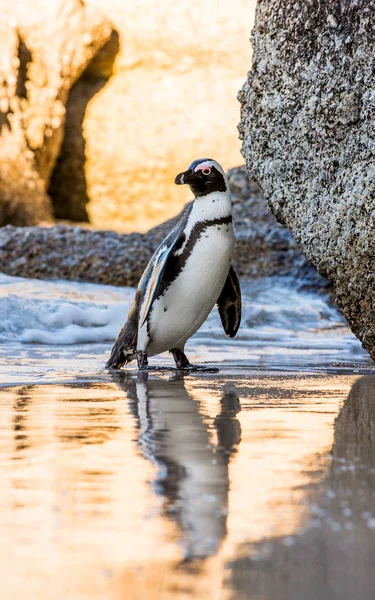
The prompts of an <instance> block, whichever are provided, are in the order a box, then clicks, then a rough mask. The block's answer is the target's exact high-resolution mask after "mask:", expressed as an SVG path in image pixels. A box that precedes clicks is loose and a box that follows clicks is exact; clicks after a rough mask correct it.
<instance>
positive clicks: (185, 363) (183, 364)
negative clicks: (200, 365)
mask: <svg viewBox="0 0 375 600" xmlns="http://www.w3.org/2000/svg"><path fill="white" fill-rule="evenodd" d="M170 352H171V353H172V356H173V358H174V362H175V363H176V367H177V369H189V368H190V367H191V364H190V363H189V360H188V358H187V356H186V355H185V354H184V352H183V351H182V350H180V349H179V348H173V349H172V350H170Z"/></svg>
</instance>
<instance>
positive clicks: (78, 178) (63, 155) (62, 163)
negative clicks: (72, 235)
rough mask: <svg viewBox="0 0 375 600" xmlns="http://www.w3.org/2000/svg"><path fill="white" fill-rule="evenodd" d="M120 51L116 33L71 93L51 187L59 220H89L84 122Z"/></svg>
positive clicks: (50, 190)
mask: <svg viewBox="0 0 375 600" xmlns="http://www.w3.org/2000/svg"><path fill="white" fill-rule="evenodd" d="M119 48H120V43H119V35H118V33H117V31H115V30H114V31H113V32H112V35H111V37H110V39H109V40H108V42H107V43H106V44H105V45H104V46H103V48H102V49H101V50H100V51H99V52H98V54H97V55H96V56H95V57H94V58H93V59H92V61H91V62H90V63H89V65H88V66H87V67H86V69H85V71H84V72H83V74H82V75H81V77H80V78H79V80H78V81H77V82H76V83H75V85H74V86H73V87H72V89H71V90H70V93H69V98H68V102H67V105H66V123H65V131H64V139H63V142H62V146H61V150H60V154H59V157H58V159H57V161H56V165H55V168H54V170H53V173H52V176H51V180H50V184H49V188H48V194H49V195H50V197H51V199H52V204H53V210H54V215H55V217H56V218H57V219H66V220H69V221H85V222H88V221H89V218H88V215H87V210H86V206H87V204H88V202H89V196H88V192H87V181H86V176H85V163H86V141H85V138H84V136H83V121H84V118H85V113H86V108H87V105H88V103H89V101H90V100H91V98H92V97H93V96H95V94H97V93H98V92H99V91H100V90H101V89H102V88H103V87H104V86H105V85H106V83H107V82H108V80H109V79H110V77H111V76H112V73H113V64H114V61H115V58H116V56H117V54H118V51H119Z"/></svg>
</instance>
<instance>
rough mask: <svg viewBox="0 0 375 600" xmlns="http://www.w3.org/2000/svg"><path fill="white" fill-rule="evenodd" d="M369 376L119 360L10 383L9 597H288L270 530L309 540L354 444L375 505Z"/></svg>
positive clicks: (283, 538) (0, 530)
mask: <svg viewBox="0 0 375 600" xmlns="http://www.w3.org/2000/svg"><path fill="white" fill-rule="evenodd" d="M369 379H371V378H358V377H356V376H348V375H342V376H311V377H308V376H304V377H293V376H287V377H279V376H273V377H266V378H260V377H258V378H249V379H247V378H245V377H243V376H240V377H226V378H220V377H217V376H215V377H209V378H207V377H206V378H200V377H192V376H190V377H186V378H183V377H179V376H177V375H174V376H172V377H169V376H165V375H164V376H161V375H159V376H156V375H152V376H149V377H147V376H146V377H131V376H129V375H127V374H126V373H120V374H117V375H116V376H114V377H113V380H111V381H108V383H106V384H103V383H100V384H99V383H98V384H95V383H92V384H91V385H87V384H84V385H82V384H75V385H39V386H38V385H36V386H23V387H17V388H8V389H3V390H1V393H0V403H1V415H2V417H1V425H0V472H1V480H2V484H3V485H2V494H1V497H0V535H1V540H2V544H1V545H0V565H1V567H0V568H1V581H2V584H1V588H2V597H4V598H16V599H17V598H21V597H22V598H25V597H27V598H28V600H29V599H34V598H35V599H38V600H44V599H50V598H53V599H60V598H64V599H66V598H74V599H77V600H81V599H86V598H90V599H91V598H95V599H96V598H97V599H100V600H103V599H106V598H108V599H116V600H117V599H125V598H126V599H132V598H142V599H143V598H146V599H147V598H150V599H159V598H160V599H161V598H185V597H186V598H188V597H192V596H193V597H197V598H210V599H211V598H212V599H214V598H215V599H216V598H230V597H235V598H237V597H246V598H247V597H249V598H250V597H254V598H255V597H257V598H259V597H264V598H268V597H270V598H272V599H273V598H276V597H279V596H278V595H277V594H276V595H272V593H269V590H268V588H267V585H266V584H265V583H264V581H263V579H264V578H265V579H266V580H267V581H268V582H269V581H271V580H272V581H274V583H275V586H276V588H277V589H279V588H280V589H281V587H280V585H281V584H280V582H279V581H278V580H276V579H275V578H273V579H272V578H270V577H268V579H267V575H265V574H264V571H263V570H262V569H263V567H264V563H263V562H262V560H263V558H262V557H263V556H264V553H265V547H266V546H265V544H268V546H267V552H268V554H267V556H273V555H272V552H273V551H274V552H276V550H275V548H277V547H278V545H279V546H280V547H281V548H282V549H283V551H286V550H288V549H290V548H293V547H297V546H298V543H302V542H300V541H298V543H297V542H296V541H295V540H300V539H301V540H302V539H304V536H306V535H308V534H307V533H306V532H305V530H306V531H307V530H308V527H310V525H308V524H309V523H310V521H311V519H312V518H313V519H315V520H316V518H315V516H314V515H315V513H314V510H315V509H314V506H315V505H319V506H320V504H321V498H326V496H325V495H324V494H325V492H324V490H326V489H328V488H329V489H330V490H331V489H332V488H334V487H335V485H336V484H337V482H338V481H339V482H340V486H341V487H342V488H343V489H346V490H349V492H351V494H352V497H353V489H354V488H355V487H356V482H358V477H359V475H358V473H357V470H356V461H355V460H354V458H353V460H352V461H351V463H350V464H353V465H354V467H353V468H351V470H349V471H345V469H344V470H343V468H342V467H343V466H345V465H343V463H342V462H340V460H341V459H342V458H343V455H345V452H349V453H350V452H352V453H353V452H354V454H355V456H357V455H358V454H359V455H360V457H361V460H360V461H357V462H358V463H359V462H360V463H361V465H362V464H365V465H367V466H365V467H361V468H362V470H361V473H362V475H361V477H362V479H361V481H362V483H361V485H362V488H363V489H365V490H367V492H366V491H365V492H364V494H362V495H360V497H361V498H362V504H361V512H365V509H364V506H365V505H366V503H368V502H369V498H370V496H371V495H372V494H373V491H372V490H373V487H372V478H373V475H371V473H370V471H368V469H370V468H372V466H371V467H370V466H369V465H368V462H369V461H368V460H367V459H366V460H367V463H366V461H364V458H363V457H364V456H365V457H368V456H370V457H371V459H369V460H370V462H371V465H372V462H373V450H372V439H373V429H372V425H371V427H370V428H369V427H368V425H366V424H367V423H368V420H369V416H368V415H369V414H373V408H372V404H371V401H370V400H369V399H368V400H363V398H366V397H367V398H369V397H371V398H372V395H371V394H372V392H369V391H368V390H369V389H372V387H370V388H369V385H370V384H369V383H368V380H369ZM363 382H365V383H363ZM366 382H367V383H366ZM372 385H373V380H371V386H372ZM350 390H352V391H350ZM366 390H367V391H366ZM366 394H367V396H366ZM353 398H355V399H354V400H353ZM366 407H367V408H366ZM340 410H341V412H340ZM338 414H339V417H338V418H337V419H336V417H337V415H338ZM345 414H349V415H350V417H349V418H344V417H343V415H345ZM335 419H336V425H335ZM374 420H375V419H374ZM362 421H363V422H364V423H365V425H363V426H362V425H361V423H362ZM370 421H371V423H373V420H371V419H370ZM358 424H359V425H358ZM334 427H335V429H334ZM356 427H357V429H356ZM358 428H359V429H358ZM357 431H360V435H359V437H358V435H357V434H356V432H357ZM356 444H357V445H356ZM332 447H333V460H332V454H331V450H332ZM358 447H360V450H358ZM339 448H344V450H342V449H341V450H339ZM353 448H354V450H353ZM356 449H357V450H356ZM337 453H338V454H339V456H336V455H337ZM345 456H346V455H345ZM336 458H337V460H336ZM338 459H340V460H338ZM345 460H346V458H345ZM338 469H341V470H338ZM344 473H346V475H345V478H344V479H343V477H344ZM349 475H350V477H349ZM363 479H364V481H363ZM337 485H338V484H337ZM322 486H323V487H322ZM322 490H323V491H322ZM354 495H355V494H354ZM328 497H329V495H328ZM363 497H364V498H365V500H363ZM340 506H341V505H340ZM322 510H323V509H322ZM324 510H325V511H326V512H327V514H329V515H331V513H333V512H334V510H335V509H334V504H332V503H331V504H329V506H328V508H327V507H325V508H324ZM324 510H323V512H324ZM348 514H349V513H348ZM331 516H332V515H331ZM371 518H372V517H371V515H369V516H368V517H367V521H366V527H367V528H366V529H365V530H364V531H367V532H368V531H370V530H371V527H372V521H371ZM374 518H375V515H374ZM332 519H333V520H335V519H336V521H337V517H335V516H332ZM322 523H323V522H322ZM353 523H354V524H353ZM353 523H352V530H351V531H357V529H356V522H355V521H354V522H353ZM323 525H324V527H323V526H322V527H320V525H319V523H318V525H316V523H315V525H314V523H313V526H314V527H315V529H314V531H315V532H320V531H321V529H322V528H325V530H326V531H327V532H328V533H327V534H326V535H327V536H328V538H327V539H329V540H331V538H330V537H329V531H331V530H329V527H328V526H327V524H326V522H325V521H324V523H323ZM374 526H375V520H374ZM353 528H354V529H353ZM332 531H333V530H332ZM348 531H349V529H348ZM301 532H302V533H301ZM361 532H362V533H361V536H363V535H364V532H363V531H362V530H361ZM316 535H318V534H316ZM332 543H333V542H331V544H332ZM270 548H271V550H270ZM285 549H286V550H285ZM279 556H280V552H279V553H278V554H277V552H276V554H275V560H276V558H277V557H279ZM255 558H256V560H255ZM264 560H265V559H264ZM267 560H269V559H267ZM277 560H278V559H277ZM254 561H255V562H254ZM254 565H259V573H261V574H262V577H263V579H262V581H263V583H262V585H260V587H259V586H258V588H257V592H256V595H254V596H253V595H252V592H251V590H253V589H255V588H254V579H253V575H254V573H257V572H258V566H256V568H255V567H254ZM262 565H263V566H262ZM271 565H272V562H271ZM269 566H270V565H269V564H268V567H267V568H266V567H264V568H265V569H266V572H267V573H269ZM267 569H268V570H267ZM258 579H259V578H258ZM257 581H258V580H257ZM262 586H263V587H262ZM255 587H256V586H255ZM271 587H272V586H271ZM276 588H275V589H276ZM272 589H274V588H272ZM262 590H263V591H262ZM263 592H264V594H263ZM254 593H255V592H254ZM262 594H263V595H262ZM280 597H282V596H280ZM285 597H288V596H285ZM293 597H294V596H291V598H293ZM295 597H296V598H297V597H298V596H295ZM301 597H302V596H301ZM323 597H324V596H323Z"/></svg>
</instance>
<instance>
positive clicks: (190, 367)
mask: <svg viewBox="0 0 375 600" xmlns="http://www.w3.org/2000/svg"><path fill="white" fill-rule="evenodd" d="M177 371H188V372H189V373H190V372H194V371H199V372H200V373H218V372H219V369H218V368H217V367H205V366H204V365H191V364H190V363H189V365H188V366H186V367H177Z"/></svg>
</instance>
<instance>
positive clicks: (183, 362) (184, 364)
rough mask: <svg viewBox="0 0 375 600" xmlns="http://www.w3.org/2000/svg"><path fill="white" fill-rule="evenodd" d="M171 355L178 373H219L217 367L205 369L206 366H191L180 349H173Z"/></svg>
mask: <svg viewBox="0 0 375 600" xmlns="http://www.w3.org/2000/svg"><path fill="white" fill-rule="evenodd" d="M171 353H172V355H173V358H174V361H175V363H176V369H177V370H178V371H201V372H202V373H218V371H219V369H217V368H216V367H205V366H204V365H192V364H190V362H189V360H188V358H187V356H186V354H185V353H184V352H183V351H182V350H179V348H173V350H171Z"/></svg>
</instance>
